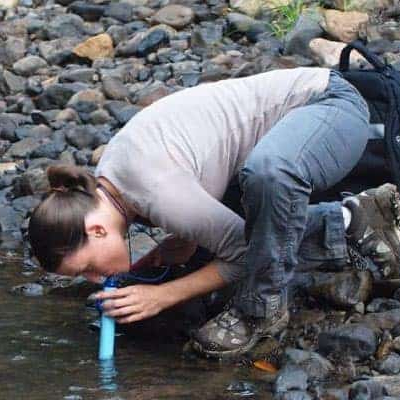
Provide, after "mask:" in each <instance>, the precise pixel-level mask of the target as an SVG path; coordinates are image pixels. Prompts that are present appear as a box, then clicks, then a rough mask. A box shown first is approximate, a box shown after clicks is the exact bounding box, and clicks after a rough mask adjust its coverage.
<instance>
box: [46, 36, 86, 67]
mask: <svg viewBox="0 0 400 400" xmlns="http://www.w3.org/2000/svg"><path fill="white" fill-rule="evenodd" d="M79 42H80V39H79V38H75V37H74V38H63V39H54V40H50V41H46V42H40V43H39V53H40V55H41V57H43V58H44V59H45V60H46V61H47V62H48V63H49V64H64V63H66V62H68V61H69V60H70V59H71V56H72V54H73V53H72V50H73V49H74V47H75V46H76V45H77V44H78V43H79Z"/></svg>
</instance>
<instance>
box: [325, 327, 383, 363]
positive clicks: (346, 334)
mask: <svg viewBox="0 0 400 400" xmlns="http://www.w3.org/2000/svg"><path fill="white" fill-rule="evenodd" d="M377 346H378V338H377V335H376V333H375V332H374V331H373V330H372V329H371V328H369V327H368V326H366V325H362V324H348V325H343V326H340V327H338V328H336V329H333V330H331V331H328V332H322V333H321V334H319V336H318V348H319V351H320V352H321V353H322V354H324V355H326V354H331V355H335V354H336V355H340V356H341V357H350V358H351V359H354V360H365V359H367V358H368V357H370V356H371V355H373V354H374V353H375V351H376V349H377Z"/></svg>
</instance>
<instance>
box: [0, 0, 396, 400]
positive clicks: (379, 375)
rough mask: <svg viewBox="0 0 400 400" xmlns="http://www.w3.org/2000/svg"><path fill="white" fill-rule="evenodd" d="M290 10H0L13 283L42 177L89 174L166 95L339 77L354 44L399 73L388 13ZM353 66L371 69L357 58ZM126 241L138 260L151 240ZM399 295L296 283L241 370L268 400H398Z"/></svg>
mask: <svg viewBox="0 0 400 400" xmlns="http://www.w3.org/2000/svg"><path fill="white" fill-rule="evenodd" d="M293 3H294V2H289V6H288V5H287V4H288V2H285V1H284V0H230V2H227V1H224V0H207V1H203V0H177V1H174V2H172V1H171V2H169V1H168V0H123V1H110V0H76V1H71V0H58V1H45V0H0V95H1V97H0V157H1V161H0V204H1V207H0V250H1V252H2V262H3V263H4V262H6V263H7V259H8V257H10V255H14V254H23V255H25V261H24V262H21V264H23V265H22V267H21V271H20V273H21V274H22V276H29V275H30V274H33V275H35V276H36V275H37V273H38V272H37V266H35V264H34V263H33V262H32V261H31V260H30V259H29V249H27V248H26V244H25V240H24V237H25V234H26V228H27V221H28V218H29V212H30V210H31V209H32V208H33V207H34V206H35V205H36V204H37V203H38V202H39V200H40V198H41V195H42V194H43V193H45V192H46V190H47V189H48V186H47V182H46V179H45V170H46V168H47V167H48V166H49V165H52V164H54V163H59V162H60V161H62V162H63V163H71V164H77V165H83V166H87V167H88V168H89V169H93V168H94V167H95V165H96V163H97V161H98V160H99V157H100V156H101V153H102V151H103V149H104V146H105V145H106V144H107V142H108V141H109V140H110V138H111V137H112V136H113V135H114V134H115V133H116V132H117V131H118V129H119V128H120V127H121V126H123V125H124V124H125V123H126V122H127V121H128V120H129V119H130V118H131V117H132V116H133V115H135V114H136V113H137V112H139V111H140V110H141V109H142V108H144V107H146V106H148V105H149V104H151V103H152V102H154V101H156V100H158V99H160V98H162V97H163V96H167V95H168V94H170V93H173V92H175V91H177V90H182V89H184V88H186V87H191V86H195V85H198V84H201V83H203V82H210V81H216V80H220V79H225V78H235V77H241V76H247V75H251V74H255V73H258V72H263V71H268V70H272V69H277V68H293V67H296V66H327V67H336V66H337V64H338V60H339V54H340V51H341V49H342V48H343V47H344V46H345V44H346V43H348V42H350V41H351V40H354V39H356V38H363V39H367V40H368V42H369V44H368V46H369V47H370V48H371V49H372V50H374V51H375V52H376V53H378V54H379V55H380V56H381V57H382V59H384V60H385V61H387V62H390V63H392V64H393V65H394V66H395V67H396V68H398V69H400V5H399V3H398V1H396V0H353V1H352V0H347V1H346V0H332V1H320V2H315V1H304V2H303V1H302V2H300V1H299V2H298V3H297V5H296V4H295V5H293ZM317 3H318V4H317ZM285 6H286V8H285ZM287 7H289V8H287ZM351 63H352V65H353V66H355V67H368V66H367V63H366V61H365V60H364V59H363V58H362V57H361V56H360V55H359V54H357V53H353V55H352V59H351ZM134 232H135V233H136V234H137V240H136V246H139V247H140V248H141V250H142V251H143V250H146V249H147V248H148V247H149V246H150V244H149V243H148V242H147V240H148V239H146V237H144V236H143V235H142V236H140V232H141V230H140V229H139V228H137V227H136V228H134ZM148 233H149V234H150V235H152V236H154V235H156V236H157V235H159V234H160V232H157V231H150V232H148ZM139 251H140V249H139ZM28 279H29V278H27V280H28ZM399 287H400V284H399V282H398V281H390V282H377V281H375V280H374V279H372V277H371V275H370V273H369V272H365V271H356V270H354V269H350V270H345V271H341V272H339V273H332V272H326V271H325V272H324V271H318V272H314V273H302V274H301V276H299V279H298V280H297V286H296V290H295V291H294V293H295V294H294V296H295V299H296V302H295V303H294V304H296V305H295V306H293V308H292V316H293V318H292V322H291V325H290V327H289V328H288V330H287V331H285V332H284V334H283V335H281V337H280V338H279V339H280V340H279V341H278V340H276V339H270V340H267V341H266V342H264V343H263V344H262V345H260V346H259V347H258V348H257V349H256V350H255V351H254V352H253V353H252V354H250V355H249V356H248V357H246V358H245V359H244V360H240V361H238V363H239V365H242V368H255V367H254V365H256V366H258V368H261V370H263V371H264V370H265V371H264V372H263V376H262V381H263V382H264V384H265V385H264V386H263V385H262V388H263V389H262V390H265V393H267V391H268V392H269V393H274V394H273V395H272V396H274V397H273V398H277V399H282V400H283V399H285V400H290V399H292V400H294V399H299V400H300V399H303V400H306V399H326V400H328V399H331V400H332V399H337V400H342V399H354V400H356V399H357V400H364V399H365V400H367V399H381V400H383V399H386V400H389V399H395V398H400V387H399V385H398V383H397V381H396V380H397V374H398V373H399V372H400V290H399ZM93 289H94V288H93V287H91V286H90V285H88V284H87V283H85V282H82V280H80V279H78V280H72V281H71V280H70V279H64V278H62V279H61V278H59V277H55V276H52V275H44V276H42V277H41V278H39V279H36V278H35V282H32V281H30V282H27V283H25V284H23V285H22V286H21V285H19V286H17V287H15V288H14V289H13V291H14V293H18V294H24V295H30V296H60V295H70V296H78V297H79V296H81V297H82V298H85V297H86V296H87V294H88V293H90V292H91V291H92V290H93ZM196 309H197V310H198V308H196ZM184 314H185V313H184ZM257 361H258V362H257ZM261 361H263V362H261ZM268 363H271V365H270V364H268ZM255 385H256V384H254V383H251V382H250V383H249V382H246V381H236V382H233V383H232V384H231V385H230V386H229V387H228V388H227V393H230V394H232V393H233V394H238V395H249V396H251V395H252V393H253V392H257V390H258V391H259V390H260V389H257V388H256V386H255ZM194 390H195V389H194ZM182 393H187V392H186V391H183V392H182ZM253 394H254V393H253ZM390 395H391V396H392V397H390ZM173 396H175V397H173ZM176 396H178V397H179V393H175V394H173V395H172V397H170V398H176ZM393 396H394V397H393ZM143 398H144V397H143ZM149 398H150V397H149ZM152 398H157V396H155V397H152ZM209 398H216V397H209ZM221 398H222V397H221ZM224 398H227V397H224ZM266 398H267V397H266ZM271 398H272V397H271Z"/></svg>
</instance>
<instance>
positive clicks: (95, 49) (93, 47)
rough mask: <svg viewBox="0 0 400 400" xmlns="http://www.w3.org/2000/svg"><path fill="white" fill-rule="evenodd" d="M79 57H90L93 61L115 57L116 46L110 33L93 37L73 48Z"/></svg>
mask: <svg viewBox="0 0 400 400" xmlns="http://www.w3.org/2000/svg"><path fill="white" fill-rule="evenodd" d="M73 53H74V54H75V55H77V56H78V57H82V58H88V59H90V60H92V61H94V60H97V59H99V58H107V57H110V58H112V57H114V46H113V42H112V39H111V36H110V35H109V34H108V33H102V34H100V35H97V36H94V37H91V38H89V39H87V40H86V41H84V42H83V43H80V44H79V45H78V46H76V47H75V48H74V49H73Z"/></svg>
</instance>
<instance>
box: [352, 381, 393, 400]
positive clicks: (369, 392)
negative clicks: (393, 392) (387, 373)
mask: <svg viewBox="0 0 400 400" xmlns="http://www.w3.org/2000/svg"><path fill="white" fill-rule="evenodd" d="M387 394H388V393H387V390H386V388H385V387H384V386H383V385H382V384H380V383H378V382H375V381H373V380H366V381H357V382H354V383H353V384H352V385H351V387H350V391H349V399H350V400H375V399H378V398H379V397H381V396H385V395H387Z"/></svg>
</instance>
